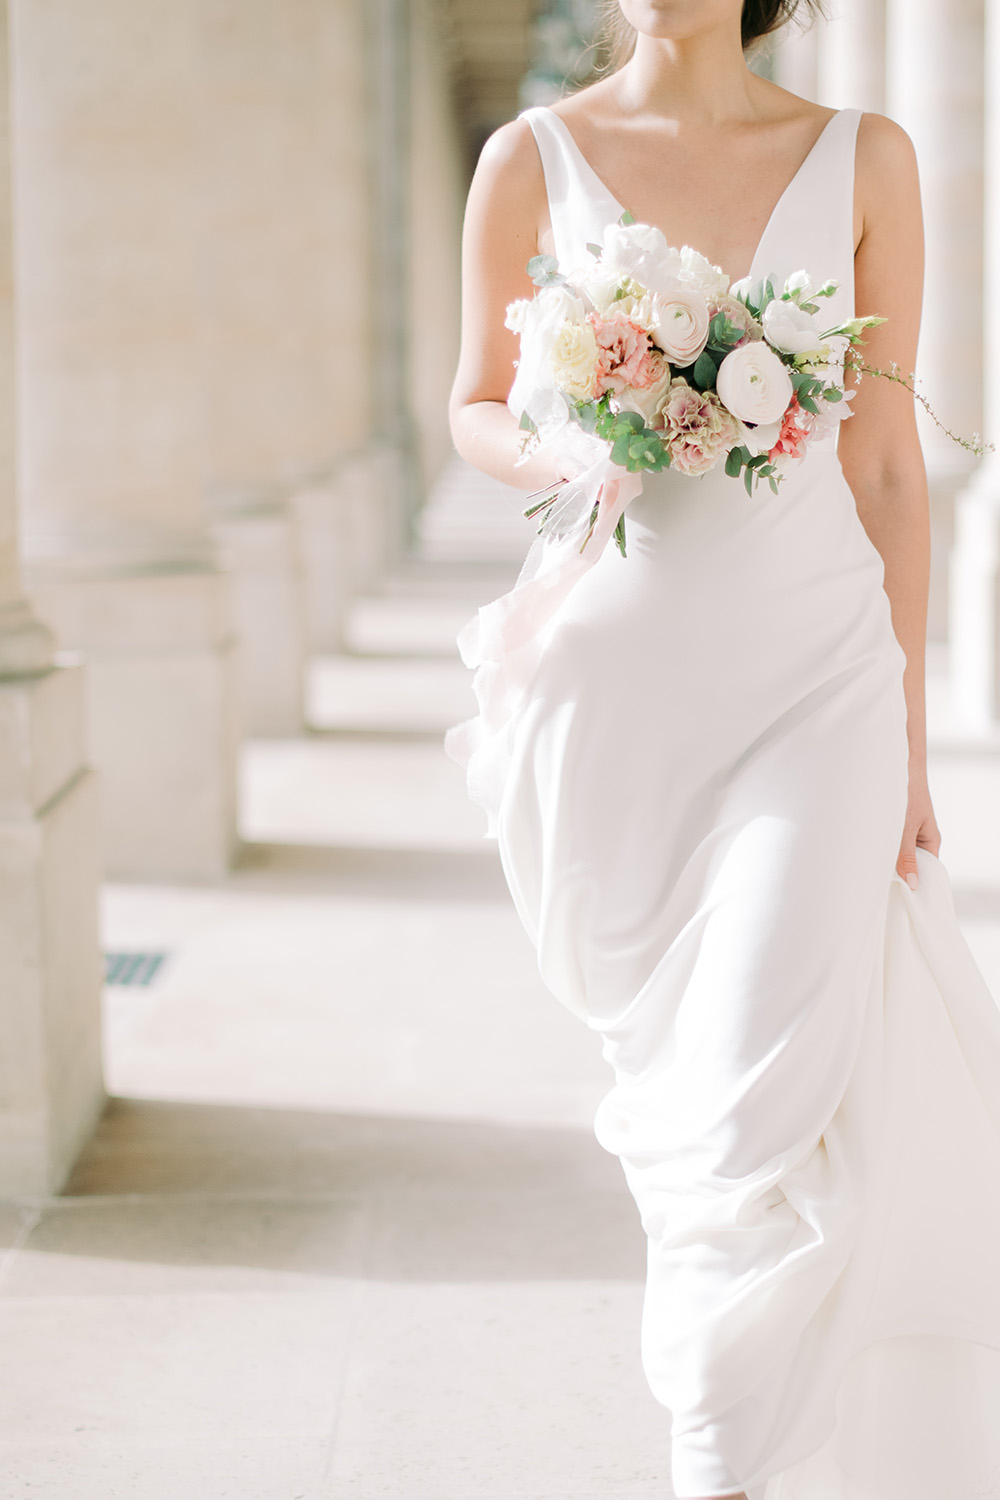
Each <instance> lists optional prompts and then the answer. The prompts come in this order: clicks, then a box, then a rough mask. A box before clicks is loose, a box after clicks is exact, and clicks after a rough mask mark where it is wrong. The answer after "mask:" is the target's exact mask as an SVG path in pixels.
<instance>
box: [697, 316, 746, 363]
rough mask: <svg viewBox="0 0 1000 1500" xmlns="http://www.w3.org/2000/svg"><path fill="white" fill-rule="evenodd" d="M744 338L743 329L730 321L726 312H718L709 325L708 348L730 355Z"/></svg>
mask: <svg viewBox="0 0 1000 1500" xmlns="http://www.w3.org/2000/svg"><path fill="white" fill-rule="evenodd" d="M742 337H743V329H742V328H740V327H739V326H738V324H736V323H733V322H731V321H730V319H729V318H728V316H727V315H726V314H725V313H724V312H717V313H716V314H715V316H714V317H713V319H712V321H711V323H710V324H709V325H708V344H707V346H706V347H707V348H709V349H713V350H715V351H717V352H718V353H720V354H721V353H725V354H728V353H729V351H730V349H734V348H735V347H736V345H737V344H738V343H739V341H740V339H741V338H742Z"/></svg>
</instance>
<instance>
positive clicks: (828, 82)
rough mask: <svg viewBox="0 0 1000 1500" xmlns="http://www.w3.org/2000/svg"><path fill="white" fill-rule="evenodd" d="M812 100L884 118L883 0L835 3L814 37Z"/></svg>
mask: <svg viewBox="0 0 1000 1500" xmlns="http://www.w3.org/2000/svg"><path fill="white" fill-rule="evenodd" d="M818 42H819V52H818V60H817V61H818V68H817V72H818V90H819V91H818V95H817V97H818V99H819V101H820V103H821V104H827V105H829V106H830V107H831V108H833V109H863V110H869V111H871V112H872V113H874V114H884V113H885V0H835V3H834V5H833V6H832V7H831V11H830V16H829V19H828V20H827V21H825V22H823V23H821V24H820V27H819V33H818Z"/></svg>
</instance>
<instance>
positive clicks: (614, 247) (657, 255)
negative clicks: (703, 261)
mask: <svg viewBox="0 0 1000 1500" xmlns="http://www.w3.org/2000/svg"><path fill="white" fill-rule="evenodd" d="M603 246H604V253H603V255H602V256H601V263H602V265H603V266H605V267H606V269H607V270H609V271H611V272H613V273H615V274H616V275H617V277H618V279H619V280H623V279H624V278H625V277H628V278H629V279H630V280H632V281H635V282H637V283H638V284H639V286H641V287H643V288H644V289H645V290H646V291H649V292H659V291H667V290H669V288H670V287H671V286H672V285H673V284H674V283H675V282H676V281H677V278H678V276H679V275H680V273H681V271H682V269H683V266H682V263H681V253H680V251H679V250H674V249H672V248H671V246H670V245H668V244H667V241H666V237H665V236H664V234H663V232H662V231H661V230H659V229H654V228H653V226H652V225H651V224H609V225H608V227H607V229H606V230H605V231H604V240H603Z"/></svg>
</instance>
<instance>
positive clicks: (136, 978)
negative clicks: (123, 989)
mask: <svg viewBox="0 0 1000 1500" xmlns="http://www.w3.org/2000/svg"><path fill="white" fill-rule="evenodd" d="M166 958H167V955H166V954H165V953H105V955H104V963H105V973H104V982H105V984H119V985H124V984H130V985H147V984H152V982H153V980H154V979H155V977H156V975H157V973H158V972H159V970H160V968H161V967H162V965H163V964H164V963H165V962H166Z"/></svg>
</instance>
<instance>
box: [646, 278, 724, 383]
mask: <svg viewBox="0 0 1000 1500" xmlns="http://www.w3.org/2000/svg"><path fill="white" fill-rule="evenodd" d="M654 307H655V312H656V326H655V329H654V330H653V334H652V337H653V340H654V342H655V343H656V344H658V345H659V347H660V348H661V349H662V350H663V352H664V354H665V355H666V356H667V358H668V359H669V360H671V361H672V362H673V364H675V365H679V366H680V367H681V369H684V368H685V366H687V365H693V364H694V362H695V360H696V359H697V358H698V355H699V354H701V352H702V350H703V349H704V347H705V345H706V344H707V343H708V330H709V326H710V324H711V321H712V320H711V318H710V317H709V312H708V303H707V302H706V301H705V298H704V297H703V296H702V295H701V293H700V292H699V291H697V290H696V289H695V288H694V287H689V286H684V285H683V284H682V283H681V282H676V283H675V284H674V286H673V288H672V289H671V290H670V291H668V292H666V293H664V294H662V295H658V296H657V297H656V298H655V299H654Z"/></svg>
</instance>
